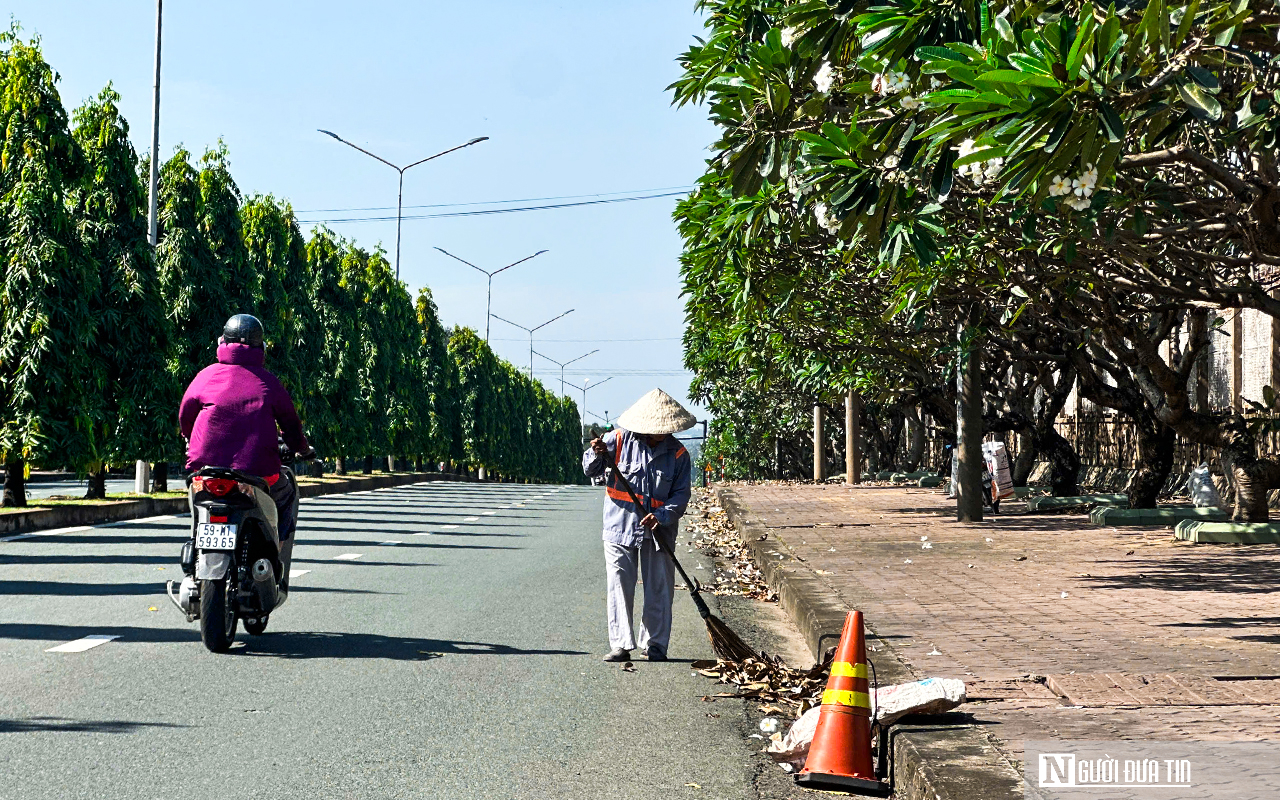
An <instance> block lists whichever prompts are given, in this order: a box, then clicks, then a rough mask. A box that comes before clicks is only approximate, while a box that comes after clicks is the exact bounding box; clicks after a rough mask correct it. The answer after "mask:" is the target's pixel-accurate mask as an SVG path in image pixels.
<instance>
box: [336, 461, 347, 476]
mask: <svg viewBox="0 0 1280 800" xmlns="http://www.w3.org/2000/svg"><path fill="white" fill-rule="evenodd" d="M333 471H334V472H336V473H337V474H339V475H346V474H347V459H346V457H345V456H338V457H336V458H335V459H333Z"/></svg>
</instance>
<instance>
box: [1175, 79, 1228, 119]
mask: <svg viewBox="0 0 1280 800" xmlns="http://www.w3.org/2000/svg"><path fill="white" fill-rule="evenodd" d="M1178 94H1180V95H1181V96H1182V100H1183V102H1185V103H1186V104H1187V105H1189V106H1191V107H1192V108H1193V109H1197V110H1199V111H1200V112H1202V113H1203V114H1204V115H1205V116H1207V117H1208V118H1209V119H1211V120H1214V121H1217V120H1219V119H1222V104H1221V103H1219V102H1218V100H1217V98H1215V97H1214V96H1213V95H1211V94H1209V93H1208V92H1206V91H1205V90H1204V89H1203V88H1202V87H1201V86H1199V85H1198V84H1195V83H1181V84H1179V85H1178Z"/></svg>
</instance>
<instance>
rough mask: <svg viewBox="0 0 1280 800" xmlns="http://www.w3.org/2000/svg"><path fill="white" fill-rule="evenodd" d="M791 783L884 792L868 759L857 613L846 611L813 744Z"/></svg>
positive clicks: (867, 702) (867, 708)
mask: <svg viewBox="0 0 1280 800" xmlns="http://www.w3.org/2000/svg"><path fill="white" fill-rule="evenodd" d="M796 783H798V784H799V785H801V786H803V787H805V788H806V789H826V790H828V791H836V792H850V793H852V794H861V795H871V796H873V797H886V796H888V794H889V785H888V784H885V783H882V782H881V781H880V780H879V779H878V778H877V777H876V770H875V766H874V764H873V762H872V760H871V693H870V688H869V685H868V683H867V643H866V639H865V637H864V634H863V632H862V612H861V611H850V612H849V616H847V617H845V620H844V632H843V633H841V634H840V646H839V647H837V648H836V657H835V661H833V662H832V663H831V677H830V679H828V680H827V690H826V691H825V692H823V693H822V710H821V711H820V712H818V727H817V729H816V730H815V731H814V732H813V744H811V745H810V746H809V757H808V759H807V760H806V761H805V763H804V769H802V770H800V774H799V775H797V776H796Z"/></svg>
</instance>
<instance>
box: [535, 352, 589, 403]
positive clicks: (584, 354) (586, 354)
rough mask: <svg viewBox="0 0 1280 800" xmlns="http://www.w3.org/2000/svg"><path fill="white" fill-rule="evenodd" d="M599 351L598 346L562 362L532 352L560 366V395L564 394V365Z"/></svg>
mask: <svg viewBox="0 0 1280 800" xmlns="http://www.w3.org/2000/svg"><path fill="white" fill-rule="evenodd" d="M599 352H600V349H599V348H596V349H595V350H592V351H591V352H590V353H583V354H582V355H580V356H578V357H577V358H573V359H570V360H568V361H566V362H564V363H563V364H561V363H560V362H559V361H556V360H555V359H554V358H551V357H550V356H542V353H539V352H538V351H536V350H535V351H534V353H535V354H537V355H540V356H542V357H543V358H545V359H547V360H548V361H550V362H551V363H552V364H556V365H558V366H559V367H560V394H561V395H564V368H565V367H567V366H569V365H570V364H572V363H573V362H575V361H581V360H582V359H584V358H586V357H587V356H593V355H595V354H596V353H599Z"/></svg>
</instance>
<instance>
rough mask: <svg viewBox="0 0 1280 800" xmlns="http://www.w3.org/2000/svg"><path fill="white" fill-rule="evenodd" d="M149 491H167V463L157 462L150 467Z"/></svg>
mask: <svg viewBox="0 0 1280 800" xmlns="http://www.w3.org/2000/svg"><path fill="white" fill-rule="evenodd" d="M151 491H152V493H155V492H167V491H169V462H168V461H157V462H156V463H154V464H152V465H151Z"/></svg>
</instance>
